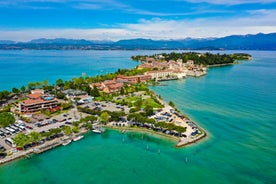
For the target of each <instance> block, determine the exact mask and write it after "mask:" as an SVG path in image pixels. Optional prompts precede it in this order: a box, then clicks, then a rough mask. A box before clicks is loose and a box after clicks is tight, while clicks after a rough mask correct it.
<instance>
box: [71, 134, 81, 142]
mask: <svg viewBox="0 0 276 184" xmlns="http://www.w3.org/2000/svg"><path fill="white" fill-rule="evenodd" d="M82 138H83V135H80V136H78V137H75V138H74V139H73V141H78V140H80V139H82Z"/></svg>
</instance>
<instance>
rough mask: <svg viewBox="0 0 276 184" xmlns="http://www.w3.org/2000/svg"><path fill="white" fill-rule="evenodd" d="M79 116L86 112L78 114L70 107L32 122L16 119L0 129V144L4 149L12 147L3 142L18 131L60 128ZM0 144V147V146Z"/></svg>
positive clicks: (44, 130)
mask: <svg viewBox="0 0 276 184" xmlns="http://www.w3.org/2000/svg"><path fill="white" fill-rule="evenodd" d="M80 116H82V117H85V116H87V114H84V113H82V114H80V113H78V112H77V109H76V108H73V109H70V110H69V111H68V112H67V113H63V114H59V115H57V116H54V117H51V118H45V119H38V120H37V121H34V122H32V123H26V122H23V121H21V120H16V123H15V124H13V125H10V126H9V127H6V128H1V129H0V136H1V137H0V145H1V146H3V148H4V149H6V150H11V149H14V148H13V147H12V146H11V145H8V144H7V143H6V142H5V139H7V138H13V137H14V136H16V135H17V134H18V133H19V132H24V133H26V134H28V133H30V132H32V131H35V132H47V131H49V130H50V129H53V128H60V127H61V126H64V125H71V124H72V122H74V121H78V120H80V118H81V117H80ZM1 146H0V147H1ZM4 149H3V150H4Z"/></svg>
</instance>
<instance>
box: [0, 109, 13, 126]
mask: <svg viewBox="0 0 276 184" xmlns="http://www.w3.org/2000/svg"><path fill="white" fill-rule="evenodd" d="M14 122H15V118H14V116H13V115H12V114H11V113H9V112H2V113H0V127H6V126H9V125H10V124H13V123H14Z"/></svg>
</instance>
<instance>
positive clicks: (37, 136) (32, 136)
mask: <svg viewBox="0 0 276 184" xmlns="http://www.w3.org/2000/svg"><path fill="white" fill-rule="evenodd" d="M28 136H29V140H30V142H36V143H37V142H38V141H40V140H41V138H42V136H41V134H40V133H38V132H31V133H29V134H28Z"/></svg>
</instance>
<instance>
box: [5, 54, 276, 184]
mask: <svg viewBox="0 0 276 184" xmlns="http://www.w3.org/2000/svg"><path fill="white" fill-rule="evenodd" d="M1 52H3V51H1ZM32 52H34V51H32ZM41 52H42V54H43V52H44V51H41ZM45 52H46V53H47V52H48V51H45ZM51 52H53V53H54V52H55V51H51ZM68 52H69V51H68ZM74 52H76V53H77V51H74ZM74 52H73V53H74ZM102 52H103V53H102V54H103V55H104V56H105V57H106V56H108V55H109V54H112V52H111V51H105V52H104V51H102ZM154 52H158V51H123V52H121V53H117V54H114V53H113V55H114V57H115V58H114V62H115V61H117V63H116V62H115V63H116V64H117V65H114V68H112V69H111V70H116V67H117V68H122V66H123V65H125V66H127V67H132V66H131V65H132V64H130V65H128V63H125V62H128V59H127V58H128V56H129V55H131V54H135V53H136V54H141V53H142V54H145V53H148V54H150V53H154ZM15 53H17V52H15ZM76 53H75V54H76ZM249 53H251V54H252V55H253V57H254V60H252V61H248V62H247V61H246V62H242V63H241V64H238V65H233V66H227V67H219V68H212V69H209V71H208V75H206V76H205V77H201V78H197V79H196V78H187V79H184V80H180V81H168V82H165V83H164V84H167V85H168V86H158V87H152V89H153V90H154V91H155V92H156V93H158V94H160V95H161V96H162V97H163V98H164V99H165V100H167V101H169V100H172V101H174V102H175V104H176V106H177V108H179V109H180V110H181V111H182V112H184V113H185V114H187V115H188V116H189V117H190V118H191V119H193V120H194V121H196V122H197V123H198V124H199V125H200V126H202V127H203V128H204V129H205V130H207V131H208V138H207V139H205V140H204V141H202V142H200V143H197V144H194V145H191V146H188V147H186V148H182V149H176V148H174V146H173V145H174V143H173V142H171V141H169V140H165V139H162V138H160V137H157V136H150V135H148V134H141V133H130V132H128V133H127V134H121V133H120V132H117V131H112V130H108V131H107V132H106V133H105V134H102V135H94V134H92V133H91V134H87V135H86V136H85V139H82V140H80V141H78V142H74V143H72V144H70V145H68V146H66V147H59V148H57V149H54V150H51V151H49V152H46V153H43V154H41V155H34V156H32V157H31V158H30V159H21V160H19V161H15V162H12V163H9V164H6V165H3V166H0V183H1V184H2V183H4V184H5V183H184V182H185V183H190V182H193V183H276V159H275V155H276V143H275V140H276V134H275V133H274V132H275V126H276V113H275V109H276V53H275V52H261V51H250V52H249ZM17 54H18V53H17ZM59 54H60V53H59ZM120 54H121V55H120ZM19 55H20V54H19ZM38 55H40V54H38ZM62 55H63V54H60V57H61V58H62ZM99 55H101V54H99ZM116 55H117V56H118V58H117V57H116ZM20 57H23V56H20ZM85 57H86V55H84V57H83V60H85ZM99 57H103V56H99ZM79 58H81V56H79ZM119 58H122V60H123V61H124V62H123V64H122V63H121V62H119V60H120V59H119ZM110 62H111V63H113V62H112V59H110V60H109V61H107V65H111V63H110ZM129 63H130V62H129ZM135 64H136V63H134V64H133V65H135ZM68 70H69V69H68ZM71 70H72V69H71ZM81 70H82V69H80V70H79V71H81ZM100 70H101V69H100ZM88 72H89V71H88ZM88 72H87V73H88ZM61 73H62V71H61ZM64 76H65V75H64ZM26 78H27V77H26ZM53 78H54V77H53ZM1 80H2V79H1ZM123 140H124V141H123ZM147 148H148V149H147ZM159 150H160V153H159ZM186 158H187V162H186Z"/></svg>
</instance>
